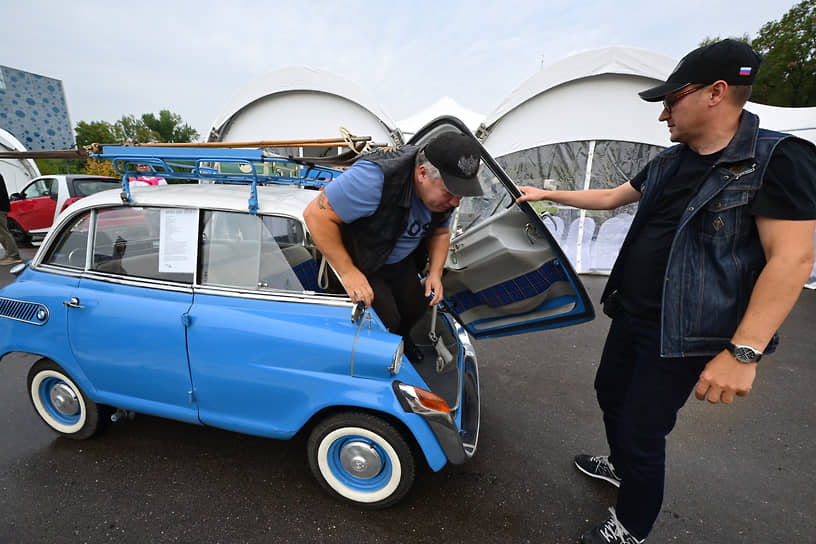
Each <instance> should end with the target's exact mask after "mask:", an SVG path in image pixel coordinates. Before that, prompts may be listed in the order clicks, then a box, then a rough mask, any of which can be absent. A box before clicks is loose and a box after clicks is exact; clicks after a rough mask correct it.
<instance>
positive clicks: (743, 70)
mask: <svg viewBox="0 0 816 544" xmlns="http://www.w3.org/2000/svg"><path fill="white" fill-rule="evenodd" d="M739 75H741V76H750V75H751V67H750V66H741V67H740V72H739Z"/></svg>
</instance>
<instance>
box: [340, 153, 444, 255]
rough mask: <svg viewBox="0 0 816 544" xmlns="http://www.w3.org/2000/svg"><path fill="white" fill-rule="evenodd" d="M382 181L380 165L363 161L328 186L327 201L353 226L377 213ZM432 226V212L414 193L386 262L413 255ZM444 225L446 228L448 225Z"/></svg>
mask: <svg viewBox="0 0 816 544" xmlns="http://www.w3.org/2000/svg"><path fill="white" fill-rule="evenodd" d="M383 181H384V176H383V171H382V169H381V168H380V167H379V166H377V165H376V164H374V163H373V162H369V161H365V160H360V161H357V162H355V163H354V164H353V165H352V167H351V168H349V169H348V170H346V171H345V172H344V173H343V174H342V175H341V176H340V177H338V178H337V179H336V180H334V181H332V182H331V183H329V184H328V185H327V186H326V189H325V194H326V198H328V199H329V204H331V207H332V208H334V211H335V213H337V215H338V216H339V217H340V219H342V221H343V223H353V222H354V221H357V220H358V219H362V218H363V217H368V216H370V215H374V212H376V211H377V208H378V207H379V205H380V199H381V198H382V191H383ZM448 222H450V220H448ZM430 226H431V210H429V209H428V208H427V207H426V206H425V204H423V203H422V201H421V200H420V199H419V198H417V196H416V194H414V195H413V196H412V200H411V210H410V212H409V214H408V226H407V227H406V228H405V231H404V232H403V233H402V235H401V236H400V237H399V239H398V240H397V243H396V245H395V246H394V249H393V250H391V254H390V255H388V258H387V259H386V260H385V263H386V264H392V263H396V262H399V261H401V260H403V259H404V258H405V257H407V256H408V255H410V254H411V253H412V252H413V251H414V250H415V249H416V248H417V246H418V245H419V242H420V240H422V238H423V236H424V235H425V233H426V231H427V230H428V229H429V228H430ZM442 226H447V223H445V224H444V225H442Z"/></svg>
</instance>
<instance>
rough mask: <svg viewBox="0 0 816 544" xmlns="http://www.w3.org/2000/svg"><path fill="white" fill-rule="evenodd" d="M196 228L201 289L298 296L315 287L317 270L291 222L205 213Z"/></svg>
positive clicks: (298, 228)
mask: <svg viewBox="0 0 816 544" xmlns="http://www.w3.org/2000/svg"><path fill="white" fill-rule="evenodd" d="M202 226H203V230H202V236H201V250H200V255H201V259H200V275H199V278H200V282H201V284H202V285H217V286H224V287H235V288H241V289H252V290H257V289H260V290H283V291H298V292H302V291H304V290H313V289H310V288H309V286H310V285H312V284H314V285H316V278H317V266H316V263H315V261H314V259H313V258H312V254H311V252H310V251H309V250H308V249H306V247H305V246H304V245H303V241H304V235H303V227H302V226H301V224H300V222H299V221H297V220H296V219H293V218H291V217H282V216H257V215H250V214H247V213H233V212H220V211H205V212H202ZM301 276H302V277H303V280H301Z"/></svg>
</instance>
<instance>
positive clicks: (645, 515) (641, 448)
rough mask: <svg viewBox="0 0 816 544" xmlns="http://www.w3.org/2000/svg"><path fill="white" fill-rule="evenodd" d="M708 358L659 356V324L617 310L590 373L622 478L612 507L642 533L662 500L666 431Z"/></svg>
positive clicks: (640, 535) (632, 529)
mask: <svg viewBox="0 0 816 544" xmlns="http://www.w3.org/2000/svg"><path fill="white" fill-rule="evenodd" d="M709 360H710V358H709V357H685V358H661V357H660V326H659V323H656V322H652V321H644V320H642V319H637V318H635V317H633V316H631V315H629V314H627V313H625V312H619V313H618V314H616V316H615V318H614V319H613V320H612V325H611V327H610V329H609V334H608V336H607V338H606V344H605V345H604V350H603V356H602V358H601V364H600V366H599V367H598V374H597V376H596V378H595V390H596V392H597V394H598V404H599V405H600V407H601V410H602V411H603V419H604V425H605V427H606V439H607V441H608V442H609V449H610V461H611V462H612V464H613V465H614V467H615V472H616V473H617V474H618V476H620V477H621V478H622V480H623V482H622V483H621V486H620V490H619V491H618V504H617V506H616V512H617V515H618V519H619V520H620V522H621V523H622V524H623V526H624V527H626V529H627V530H628V531H629V532H630V533H632V534H633V535H635V536H636V537H637V538H646V536H647V535H648V534H649V531H650V530H651V529H652V525H654V522H655V520H656V519H657V516H658V514H659V513H660V508H661V505H662V504H663V484H664V478H665V471H666V435H668V434H669V432H671V430H672V428H674V424H675V421H676V420H677V411H678V410H679V409H680V408H681V407H682V406H683V404H685V402H686V400H687V399H688V397H689V394H690V393H691V391H692V389H693V387H694V385H695V384H696V383H697V380H698V378H699V376H700V373H701V372H702V371H703V368H704V367H705V365H706V363H707V362H708V361H709Z"/></svg>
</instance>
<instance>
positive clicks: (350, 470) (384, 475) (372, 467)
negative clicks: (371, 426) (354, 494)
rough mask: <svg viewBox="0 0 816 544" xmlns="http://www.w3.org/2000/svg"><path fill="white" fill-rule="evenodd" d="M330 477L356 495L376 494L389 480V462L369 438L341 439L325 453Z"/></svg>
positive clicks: (378, 446) (386, 455) (385, 453)
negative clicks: (369, 492)
mask: <svg viewBox="0 0 816 544" xmlns="http://www.w3.org/2000/svg"><path fill="white" fill-rule="evenodd" d="M328 463H329V467H331V471H332V474H334V476H335V477H336V478H337V479H338V480H340V482H342V483H343V484H344V485H346V486H348V487H350V488H352V489H355V490H357V491H376V490H378V489H380V488H382V487H383V486H384V485H385V484H386V483H388V481H389V480H390V479H391V468H392V467H391V459H390V458H389V456H388V454H387V452H386V451H385V450H383V448H382V447H381V446H380V445H379V444H377V443H376V442H374V441H373V440H371V439H369V438H365V437H362V436H345V437H343V438H342V439H339V440H335V441H334V443H333V444H332V445H331V447H330V448H329V451H328Z"/></svg>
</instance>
